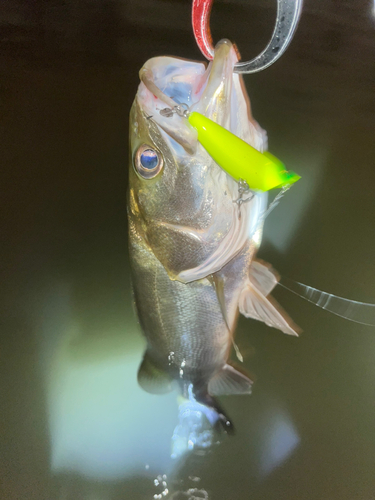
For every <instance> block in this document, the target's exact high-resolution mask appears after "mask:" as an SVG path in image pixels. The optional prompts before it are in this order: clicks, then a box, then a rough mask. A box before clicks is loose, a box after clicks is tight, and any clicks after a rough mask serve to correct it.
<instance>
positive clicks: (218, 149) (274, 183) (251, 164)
mask: <svg viewBox="0 0 375 500" xmlns="http://www.w3.org/2000/svg"><path fill="white" fill-rule="evenodd" d="M188 120H189V122H190V124H191V125H192V126H193V127H194V128H195V129H196V130H197V132H198V140H199V142H200V143H201V144H202V146H203V147H204V148H205V149H206V151H207V153H208V154H209V155H210V156H211V157H212V158H213V160H215V162H216V163H217V164H218V165H219V166H220V167H221V168H222V169H223V170H225V172H227V174H229V175H230V176H231V177H233V179H235V180H236V181H237V182H238V181H239V180H244V181H246V182H247V184H248V186H249V188H250V189H252V190H257V191H269V190H270V189H274V188H282V187H285V186H288V185H291V184H294V183H295V182H297V181H298V179H300V178H301V177H300V176H299V175H297V174H295V173H294V172H291V171H287V170H286V169H285V166H284V164H283V163H282V162H281V161H280V160H279V159H277V158H276V157H275V156H273V155H272V154H271V153H268V152H265V153H260V152H259V151H258V150H256V149H255V148H253V147H252V146H250V145H249V144H247V142H245V141H243V140H242V139H240V138H239V137H237V136H236V135H234V134H232V133H231V132H229V131H228V130H226V129H225V128H224V127H222V126H221V125H218V124H217V123H215V122H213V121H212V120H210V119H209V118H206V117H205V116H203V115H202V114H200V113H197V112H196V111H193V112H191V113H189V115H188Z"/></svg>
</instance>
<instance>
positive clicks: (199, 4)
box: [192, 0, 303, 73]
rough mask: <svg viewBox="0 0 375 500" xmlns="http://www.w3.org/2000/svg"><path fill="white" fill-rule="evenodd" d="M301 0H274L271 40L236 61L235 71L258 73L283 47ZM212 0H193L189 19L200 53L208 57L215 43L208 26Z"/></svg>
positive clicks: (212, 54)
mask: <svg viewBox="0 0 375 500" xmlns="http://www.w3.org/2000/svg"><path fill="white" fill-rule="evenodd" d="M302 3H303V0H277V17H276V24H275V28H274V30H273V34H272V37H271V40H270V41H269V43H268V45H267V47H266V48H265V49H264V50H263V52H261V53H260V54H259V55H258V56H257V57H255V58H254V59H252V60H251V61H245V62H238V63H236V65H235V67H234V71H235V72H236V73H257V72H258V71H262V70H263V69H266V68H268V67H269V66H271V64H273V63H274V62H275V61H277V59H279V57H281V55H282V54H283V53H284V52H285V51H286V49H287V47H288V45H289V44H290V42H291V41H292V38H293V36H294V33H295V31H296V28H297V25H298V21H299V18H300V16H301V12H302ZM212 4H213V0H193V9H192V23H193V32H194V36H195V40H196V41H197V44H198V47H199V49H200V51H201V52H202V54H203V55H204V56H205V57H206V58H207V59H209V60H210V61H211V60H212V59H213V58H214V47H213V43H212V36H211V30H210V14H211V8H212Z"/></svg>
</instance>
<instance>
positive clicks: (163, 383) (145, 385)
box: [138, 351, 173, 394]
mask: <svg viewBox="0 0 375 500" xmlns="http://www.w3.org/2000/svg"><path fill="white" fill-rule="evenodd" d="M138 384H139V385H140V386H141V387H142V389H144V390H145V391H146V392H149V393H151V394H165V393H167V392H171V391H172V390H173V386H172V377H170V376H169V375H168V374H167V373H166V372H165V371H164V370H162V369H161V368H160V367H158V366H157V365H156V363H155V362H154V361H153V359H152V358H151V356H150V353H149V351H146V352H145V355H144V357H143V361H142V363H141V365H140V367H139V370H138Z"/></svg>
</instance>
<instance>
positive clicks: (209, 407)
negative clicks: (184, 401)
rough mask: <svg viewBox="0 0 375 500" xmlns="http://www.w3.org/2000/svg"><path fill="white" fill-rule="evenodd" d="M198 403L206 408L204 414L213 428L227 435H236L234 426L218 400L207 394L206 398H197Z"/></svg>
mask: <svg viewBox="0 0 375 500" xmlns="http://www.w3.org/2000/svg"><path fill="white" fill-rule="evenodd" d="M197 402H198V403H200V404H201V405H202V406H203V407H205V408H206V411H205V412H204V413H205V415H206V417H207V419H208V420H209V421H210V423H211V425H212V427H213V428H214V429H215V430H216V431H218V430H221V431H224V432H225V433H227V434H234V432H235V431H234V425H233V423H232V420H231V419H230V418H229V417H228V415H227V413H226V411H225V410H224V409H223V408H222V406H221V405H220V404H219V403H218V401H217V400H216V398H214V397H212V396H210V395H209V394H208V393H206V394H205V395H204V396H197Z"/></svg>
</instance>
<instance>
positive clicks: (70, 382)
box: [0, 0, 375, 500]
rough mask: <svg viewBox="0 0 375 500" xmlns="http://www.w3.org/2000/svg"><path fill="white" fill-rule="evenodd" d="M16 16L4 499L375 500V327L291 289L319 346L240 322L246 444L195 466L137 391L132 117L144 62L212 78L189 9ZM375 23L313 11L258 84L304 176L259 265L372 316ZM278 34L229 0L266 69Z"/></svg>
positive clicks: (164, 417)
mask: <svg viewBox="0 0 375 500" xmlns="http://www.w3.org/2000/svg"><path fill="white" fill-rule="evenodd" d="M2 9H3V10H0V35H1V36H0V117H1V118H0V120H1V121H0V145H1V169H0V172H1V174H0V175H1V192H2V194H1V212H0V213H1V215H0V221H1V227H0V230H1V245H0V253H1V255H0V262H1V265H0V273H1V287H0V290H1V300H0V318H1V341H2V342H1V344H2V345H1V354H0V356H1V367H2V369H3V374H2V377H1V382H2V404H1V408H2V410H1V421H2V423H1V427H0V429H1V430H0V432H1V453H0V457H1V458H0V460H1V468H0V498H1V499H2V500H3V499H4V500H13V499H14V500H34V499H35V500H44V499H46V500H81V499H82V500H86V499H87V500H125V499H126V500H127V499H131V500H132V499H134V500H138V499H139V500H141V499H142V500H143V499H146V500H148V499H152V498H153V495H154V494H159V493H160V491H161V490H162V489H160V487H156V486H155V485H154V479H155V478H156V477H157V476H158V475H160V474H161V475H163V474H167V480H166V482H167V483H168V487H169V488H170V489H171V490H173V489H174V491H175V490H179V489H180V491H186V490H187V489H188V488H197V489H198V490H201V492H200V493H197V492H196V496H198V495H200V497H201V498H204V493H203V492H202V491H203V490H204V491H206V492H208V493H207V494H208V498H210V499H211V500H243V499H246V500H247V499H251V500H276V499H277V500H284V499H285V500H302V499H303V500H305V499H308V500H336V499H340V500H373V499H374V498H375V473H374V471H375V426H374V422H375V404H374V401H375V329H374V328H370V327H365V326H361V325H357V324H354V323H350V322H347V321H344V320H342V319H340V318H338V317H335V316H333V315H330V314H328V313H327V312H325V311H322V310H320V309H318V308H316V307H314V306H313V305H311V304H309V303H307V302H304V301H302V300H301V299H299V298H298V297H296V296H294V295H292V294H290V293H289V292H287V291H286V290H283V289H279V290H276V292H275V296H276V297H277V299H278V301H279V302H280V303H281V304H282V305H283V307H284V308H285V309H286V310H287V311H288V313H289V314H290V315H291V317H292V318H293V319H294V321H295V322H296V323H297V324H298V325H300V326H301V328H302V329H303V330H304V333H303V334H302V335H301V337H300V338H299V339H295V338H290V337H287V336H285V335H283V334H282V333H280V332H278V331H276V330H273V329H270V328H268V327H266V326H265V325H263V324H260V323H257V322H255V321H251V320H245V319H244V318H241V320H240V324H239V327H238V333H237V341H238V344H239V346H240V349H241V351H242V353H243V355H244V358H245V363H244V364H245V366H246V368H247V369H248V370H250V371H251V372H252V373H254V374H255V375H256V378H257V382H256V384H255V386H254V391H253V395H252V396H250V397H225V398H222V399H221V403H222V405H223V406H224V407H225V409H226V410H227V412H228V414H229V415H230V417H231V419H232V420H233V422H234V424H235V427H236V435H235V436H233V437H231V438H228V439H224V440H223V442H222V444H221V445H220V446H218V447H216V448H215V449H213V450H212V452H211V453H209V454H207V455H206V456H204V457H195V458H194V459H193V460H192V461H190V462H188V463H185V464H180V465H179V466H178V467H177V466H176V465H174V463H173V461H171V459H170V442H171V435H172V433H173V429H174V427H175V425H176V423H177V415H178V409H177V401H176V395H174V394H173V395H167V396H161V397H158V396H150V395H148V394H146V393H144V392H142V390H141V389H140V388H139V387H138V386H137V382H136V372H137V367H138V364H139V362H140V360H141V357H142V353H143V349H144V341H143V339H142V337H141V334H140V328H139V326H138V324H137V320H136V318H135V316H134V312H133V308H132V303H131V291H130V281H129V262H128V253H127V222H126V186H127V168H128V155H129V152H128V144H127V137H128V113H129V109H130V106H131V103H132V100H133V98H134V95H135V92H136V89H137V85H138V70H139V69H140V67H141V66H142V64H143V63H144V62H145V61H146V60H147V59H148V58H149V57H152V56H156V55H161V54H170V55H176V56H181V57H186V58H192V59H199V58H200V54H199V52H198V49H197V48H196V45H195V42H194V40H193V37H192V33H191V28H190V1H188V0H179V1H174V2H171V1H161V0H148V1H146V2H139V1H136V0H130V1H127V2H125V3H122V4H120V3H116V2H109V1H108V2H102V3H95V4H94V3H93V2H89V1H87V2H83V1H79V2H78V1H77V2H72V1H71V2H65V3H64V4H63V3H59V2H41V1H39V2H35V3H34V4H32V5H31V6H30V4H29V5H27V4H26V2H25V3H23V2H21V1H19V2H4V3H3V7H2ZM26 9H27V10H26ZM371 9H372V6H371V3H370V2H358V1H355V0H351V1H349V0H347V1H341V2H337V1H334V0H329V1H327V0H326V1H323V0H306V2H305V7H304V11H303V15H302V20H301V23H300V26H299V29H298V31H297V34H296V36H295V39H294V41H293V43H292V45H291V46H290V48H289V49H288V51H287V53H286V54H285V55H284V56H283V57H282V58H281V59H280V61H279V62H277V63H276V64H275V65H274V66H272V67H271V68H269V69H268V70H267V71H264V72H262V73H259V74H255V75H249V76H245V82H246V86H247V88H248V91H249V95H250V99H251V101H252V109H253V113H254V116H255V117H256V119H257V120H258V121H259V123H260V124H261V125H262V126H263V127H264V128H265V129H266V130H267V131H268V136H269V145H270V150H271V151H272V152H273V154H275V155H276V156H277V157H278V158H281V159H282V160H283V162H285V164H286V165H287V166H288V168H290V169H291V170H293V171H296V172H298V173H299V174H300V175H301V176H302V180H300V181H299V182H298V183H297V184H296V186H294V187H293V189H292V190H291V191H290V192H288V194H287V195H286V196H285V197H284V199H283V200H282V202H281V203H280V205H279V207H278V208H277V209H275V210H274V212H272V214H271V215H270V216H269V218H268V220H267V223H266V227H265V236H264V242H263V244H262V247H261V250H260V252H259V256H260V257H261V258H262V259H264V260H266V261H268V262H271V263H272V264H273V266H274V267H275V268H276V269H277V270H278V271H279V272H280V273H281V274H282V275H285V276H288V277H289V278H292V279H296V280H298V281H301V282H303V283H306V284H309V285H311V286H315V287H317V288H320V289H322V290H325V291H329V292H332V293H336V294H338V295H341V296H345V297H348V298H352V299H356V300H361V301H368V302H375V288H374V286H373V283H374V279H375V265H374V251H373V247H374V243H375V233H374V228H375V204H374V190H375V168H374V165H375V160H374V158H375V141H374V128H375V92H374V82H375V66H374V64H373V61H374V59H375V38H374V30H375V17H374V15H373V11H372V10H371ZM274 15H275V6H274V4H273V3H272V2H268V1H267V2H265V3H262V2H256V1H255V0H254V1H251V0H249V1H240V0H238V1H233V2H229V1H226V2H224V1H219V0H217V1H216V2H215V5H214V10H213V18H212V31H213V35H214V37H215V39H217V40H218V39H219V38H222V37H227V38H230V39H232V40H233V41H235V42H236V43H237V45H238V47H239V49H240V50H241V52H242V54H243V57H244V58H249V57H252V56H254V55H256V54H257V53H258V52H259V51H260V50H261V49H262V48H263V46H264V45H265V43H266V42H267V40H268V37H269V36H270V34H271V32H272V28H273V20H274ZM189 476H191V477H192V478H193V479H189ZM198 477H199V478H200V480H199V481H198V480H197V479H196V478H198ZM170 478H172V479H171V481H173V478H174V479H176V478H177V479H179V480H183V481H184V482H183V483H181V484H180V485H179V484H172V483H170ZM194 479H195V480H194ZM163 498H164V497H163ZM165 498H167V499H168V498H171V495H169V496H166V497H165ZM176 498H177V497H176ZM178 498H180V497H178ZM181 498H188V496H185V497H183V496H182V497H181Z"/></svg>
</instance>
